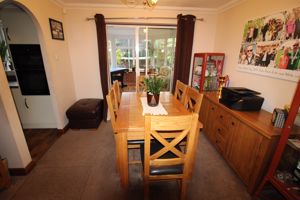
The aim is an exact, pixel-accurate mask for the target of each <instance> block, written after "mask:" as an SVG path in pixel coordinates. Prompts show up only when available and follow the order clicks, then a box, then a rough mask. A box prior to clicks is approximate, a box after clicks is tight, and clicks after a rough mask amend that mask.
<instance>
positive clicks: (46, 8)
mask: <svg viewBox="0 0 300 200" xmlns="http://www.w3.org/2000/svg"><path fill="white" fill-rule="evenodd" d="M17 2H19V3H20V4H21V5H23V6H24V9H25V10H27V11H28V12H29V14H31V16H33V22H34V23H35V25H36V27H37V31H38V37H39V41H40V45H41V49H42V54H43V59H44V65H45V70H46V75H47V80H48V84H49V89H50V93H51V98H52V102H53V107H54V111H55V112H54V113H55V118H56V123H57V128H58V129H62V128H64V126H65V125H66V124H67V122H68V120H67V118H66V115H65V112H66V110H67V108H68V107H69V106H70V105H71V104H72V103H74V102H75V101H76V95H75V90H74V81H73V76H72V67H71V64H70V57H69V49H68V41H67V38H68V35H67V33H65V38H66V39H65V40H64V41H61V40H53V39H52V38H51V33H50V27H49V18H53V19H56V20H59V21H61V22H63V24H65V23H64V14H63V12H64V10H63V8H62V7H60V6H59V5H57V4H55V3H53V1H51V0H43V2H41V1H39V0H18V1H17Z"/></svg>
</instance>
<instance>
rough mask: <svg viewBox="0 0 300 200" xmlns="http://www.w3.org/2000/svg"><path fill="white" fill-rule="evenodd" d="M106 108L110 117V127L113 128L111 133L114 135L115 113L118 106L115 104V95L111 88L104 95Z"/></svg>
mask: <svg viewBox="0 0 300 200" xmlns="http://www.w3.org/2000/svg"><path fill="white" fill-rule="evenodd" d="M106 101H107V107H108V111H109V115H110V120H111V125H112V128H113V132H114V133H116V131H115V130H116V119H117V111H118V109H119V106H118V104H117V99H116V94H115V91H114V89H113V88H111V89H110V90H109V92H108V94H107V95H106Z"/></svg>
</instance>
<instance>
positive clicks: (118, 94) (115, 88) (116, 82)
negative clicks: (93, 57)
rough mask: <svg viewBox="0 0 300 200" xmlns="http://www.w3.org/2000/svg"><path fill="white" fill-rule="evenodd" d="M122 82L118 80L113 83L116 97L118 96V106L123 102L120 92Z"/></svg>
mask: <svg viewBox="0 0 300 200" xmlns="http://www.w3.org/2000/svg"><path fill="white" fill-rule="evenodd" d="M120 86H121V84H120V82H119V81H118V80H115V81H114V83H113V88H114V91H115V96H116V100H117V102H118V105H120V102H121V95H122V93H121V90H120Z"/></svg>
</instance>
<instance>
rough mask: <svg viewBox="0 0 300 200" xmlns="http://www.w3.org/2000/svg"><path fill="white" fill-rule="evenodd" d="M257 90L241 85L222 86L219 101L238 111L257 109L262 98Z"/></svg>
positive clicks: (262, 100) (261, 102)
mask: <svg viewBox="0 0 300 200" xmlns="http://www.w3.org/2000/svg"><path fill="white" fill-rule="evenodd" d="M259 94H260V93H259V92H256V91H253V90H250V89H247V88H243V87H223V88H222V92H221V98H220V100H219V101H220V103H222V104H224V105H225V106H227V107H229V108H231V109H234V110H240V111H257V110H260V109H261V106H262V104H263V102H264V98H262V97H260V96H257V95H259Z"/></svg>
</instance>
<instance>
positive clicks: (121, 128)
mask: <svg viewBox="0 0 300 200" xmlns="http://www.w3.org/2000/svg"><path fill="white" fill-rule="evenodd" d="M141 97H146V93H145V92H143V93H141V92H123V93H122V97H121V103H120V107H119V110H118V112H117V120H116V132H119V133H120V132H127V137H128V140H131V139H132V140H134V139H143V138H144V130H145V117H144V116H143V107H142V103H141ZM159 102H160V103H161V104H162V106H163V107H164V108H165V109H166V111H167V112H168V116H175V115H187V114H190V112H188V111H187V110H186V109H185V108H184V106H183V105H182V104H181V103H180V102H179V101H178V100H177V99H176V98H175V96H174V95H173V94H172V93H170V92H161V93H160V97H159Z"/></svg>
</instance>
